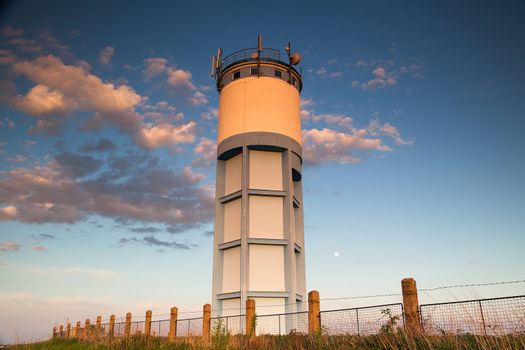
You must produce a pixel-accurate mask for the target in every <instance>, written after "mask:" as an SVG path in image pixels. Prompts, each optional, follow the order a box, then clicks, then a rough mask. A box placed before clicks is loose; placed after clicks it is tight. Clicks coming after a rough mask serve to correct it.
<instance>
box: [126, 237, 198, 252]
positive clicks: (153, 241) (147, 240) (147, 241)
mask: <svg viewBox="0 0 525 350" xmlns="http://www.w3.org/2000/svg"><path fill="white" fill-rule="evenodd" d="M129 243H138V244H144V245H147V246H154V247H166V248H173V249H183V250H188V249H191V248H195V247H197V246H198V245H196V244H186V243H179V242H176V241H171V242H170V241H162V240H159V239H157V238H155V237H153V236H146V237H143V238H140V239H139V238H136V237H133V238H121V239H119V241H118V244H119V245H120V246H121V247H122V246H125V245H127V244H129Z"/></svg>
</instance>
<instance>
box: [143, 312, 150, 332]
mask: <svg viewBox="0 0 525 350" xmlns="http://www.w3.org/2000/svg"><path fill="white" fill-rule="evenodd" d="M144 334H145V335H146V337H149V336H150V335H151V310H148V311H146V322H144Z"/></svg>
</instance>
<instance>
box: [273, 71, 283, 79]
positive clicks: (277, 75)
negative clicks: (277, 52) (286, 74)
mask: <svg viewBox="0 0 525 350" xmlns="http://www.w3.org/2000/svg"><path fill="white" fill-rule="evenodd" d="M273 75H274V76H275V77H277V78H282V77H283V72H281V71H280V70H277V69H276V70H274V71H273Z"/></svg>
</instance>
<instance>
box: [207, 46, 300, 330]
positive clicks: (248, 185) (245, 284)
mask: <svg viewBox="0 0 525 350" xmlns="http://www.w3.org/2000/svg"><path fill="white" fill-rule="evenodd" d="M299 62H300V56H299V54H291V53H290V45H288V47H287V48H286V49H285V50H284V52H280V51H279V50H275V49H269V48H262V45H261V40H260V37H259V41H258V47H257V48H250V49H244V50H240V51H237V52H234V53H232V54H230V55H228V56H226V57H224V58H222V52H221V50H220V49H219V52H218V55H217V56H216V57H214V59H213V61H212V76H213V77H214V78H215V79H216V81H217V90H218V91H219V121H218V130H217V132H218V146H217V177H216V193H215V194H216V196H215V236H214V254H213V296H212V298H213V309H214V310H221V311H216V314H220V315H223V316H228V315H239V314H244V312H245V305H246V300H247V299H248V298H253V299H255V301H256V313H257V315H264V314H276V313H284V312H296V311H304V310H305V305H306V302H307V300H306V297H307V296H306V286H305V264H304V225H303V194H302V183H301V173H302V148H301V119H300V106H299V104H300V92H301V89H302V78H301V74H300V71H299V70H298V69H296V68H295V65H297V64H298V63H299ZM276 305H278V306H276ZM287 327H288V328H290V327H292V325H290V326H288V325H287Z"/></svg>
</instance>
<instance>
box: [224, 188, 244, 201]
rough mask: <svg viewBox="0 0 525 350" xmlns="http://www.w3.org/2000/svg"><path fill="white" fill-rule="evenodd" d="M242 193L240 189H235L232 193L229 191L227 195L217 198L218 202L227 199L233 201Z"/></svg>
mask: <svg viewBox="0 0 525 350" xmlns="http://www.w3.org/2000/svg"><path fill="white" fill-rule="evenodd" d="M241 195H242V190H238V191H235V192H233V193H230V194H229V195H226V196H224V197H221V198H219V202H220V203H227V202H229V201H233V200H235V199H237V198H240V197H241Z"/></svg>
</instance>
